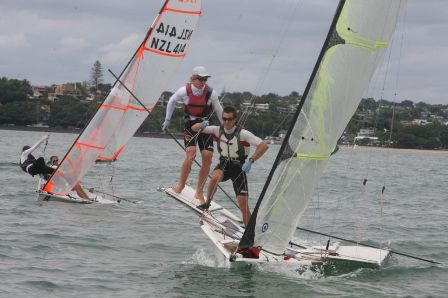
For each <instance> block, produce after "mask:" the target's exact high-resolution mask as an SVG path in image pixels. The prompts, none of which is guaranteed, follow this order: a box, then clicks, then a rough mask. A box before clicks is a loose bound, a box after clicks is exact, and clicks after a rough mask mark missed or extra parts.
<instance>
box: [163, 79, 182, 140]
mask: <svg viewBox="0 0 448 298" xmlns="http://www.w3.org/2000/svg"><path fill="white" fill-rule="evenodd" d="M183 93H186V90H185V88H184V87H181V88H180V89H179V90H177V91H176V92H175V93H174V94H173V95H171V97H170V99H169V100H168V104H167V105H166V114H165V121H164V122H163V124H162V130H163V131H165V130H166V129H167V128H168V126H170V121H171V117H172V116H173V112H174V108H175V107H176V102H177V101H181V100H183V98H182V94H183Z"/></svg>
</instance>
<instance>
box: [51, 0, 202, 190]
mask: <svg viewBox="0 0 448 298" xmlns="http://www.w3.org/2000/svg"><path fill="white" fill-rule="evenodd" d="M200 14H201V0H195V1H176V0H168V1H166V2H165V4H164V5H163V7H162V9H161V11H160V14H159V15H158V16H157V18H156V19H155V21H154V23H153V24H152V26H151V28H150V30H149V31H148V34H147V36H146V38H145V39H144V41H143V42H142V44H141V45H140V47H139V48H138V49H137V51H136V53H135V54H134V56H133V58H132V59H131V61H130V62H129V64H128V65H127V66H126V68H125V70H124V71H123V72H122V74H121V75H120V77H119V78H120V81H121V82H122V83H123V84H124V85H125V86H126V87H127V88H128V89H129V90H130V91H131V92H132V93H133V94H134V95H135V96H136V97H137V98H138V99H139V100H140V101H141V102H142V103H143V104H144V105H145V107H146V108H147V109H148V110H149V111H151V110H152V109H153V108H154V106H155V104H156V103H157V101H158V99H159V96H160V94H161V93H162V92H163V90H164V88H165V87H166V85H167V83H168V81H169V79H170V78H171V77H172V76H173V74H174V73H175V71H176V70H177V68H178V66H179V65H180V62H181V61H182V60H183V58H184V57H185V54H186V51H187V48H188V45H189V43H190V40H191V36H192V33H193V31H194V29H195V27H196V24H197V22H198V19H199V16H200ZM147 116H148V112H147V111H146V109H145V108H144V107H142V106H141V105H140V104H139V103H138V101H137V100H135V99H134V97H133V96H132V95H131V94H130V93H129V92H128V91H127V90H126V88H125V87H124V86H123V85H122V84H121V83H119V82H117V83H116V84H115V86H114V87H113V88H112V90H111V92H110V94H109V95H108V96H107V98H106V99H105V101H104V102H103V103H102V104H101V106H100V107H99V109H98V111H97V112H96V114H95V115H94V117H93V118H92V120H91V121H90V123H89V124H88V125H87V127H86V128H85V129H84V131H83V132H82V134H81V135H80V136H79V137H78V139H77V140H76V141H75V143H74V144H73V146H72V148H71V149H70V150H69V152H68V153H67V154H66V156H65V157H64V159H63V161H62V162H61V164H60V166H59V167H58V168H57V170H56V171H55V173H54V174H53V176H52V177H51V178H50V180H49V181H48V183H47V184H46V185H45V186H44V190H45V191H47V192H49V193H53V194H59V195H64V194H67V193H68V192H69V191H70V190H71V189H72V188H73V186H74V185H76V183H78V182H79V181H80V180H81V179H82V177H83V176H84V175H85V174H86V173H87V172H88V171H89V169H90V168H91V166H92V165H93V164H94V163H95V160H96V159H97V158H98V157H100V158H102V159H111V160H113V159H115V158H116V157H117V155H118V154H119V153H120V152H121V151H122V150H123V148H124V146H125V145H126V144H127V142H128V141H129V140H130V138H131V137H132V136H133V135H134V133H135V132H136V130H137V129H138V128H139V126H140V125H141V124H142V122H143V121H144V120H145V118H146V117H147Z"/></svg>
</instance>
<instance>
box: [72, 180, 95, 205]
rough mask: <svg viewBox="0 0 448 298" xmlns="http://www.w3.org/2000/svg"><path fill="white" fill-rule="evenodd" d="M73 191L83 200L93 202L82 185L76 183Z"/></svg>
mask: <svg viewBox="0 0 448 298" xmlns="http://www.w3.org/2000/svg"><path fill="white" fill-rule="evenodd" d="M73 190H74V191H76V193H77V194H78V196H79V197H80V198H83V199H85V200H90V201H91V200H92V199H91V198H90V197H89V196H88V195H87V194H86V192H85V191H84V189H83V188H82V187H81V185H80V184H79V183H76V185H75V186H74V187H73Z"/></svg>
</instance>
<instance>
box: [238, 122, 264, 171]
mask: <svg viewBox="0 0 448 298" xmlns="http://www.w3.org/2000/svg"><path fill="white" fill-rule="evenodd" d="M241 140H244V141H246V142H248V143H249V144H251V145H252V146H257V147H256V149H255V152H254V154H252V156H251V157H250V158H249V160H250V161H251V162H252V163H253V162H255V161H256V160H257V159H259V158H260V157H262V156H263V154H264V153H265V152H266V151H267V150H268V149H269V146H268V144H266V143H265V142H263V140H262V139H260V138H259V137H257V136H256V135H254V134H253V133H251V132H250V131H247V130H245V129H244V130H242V131H241Z"/></svg>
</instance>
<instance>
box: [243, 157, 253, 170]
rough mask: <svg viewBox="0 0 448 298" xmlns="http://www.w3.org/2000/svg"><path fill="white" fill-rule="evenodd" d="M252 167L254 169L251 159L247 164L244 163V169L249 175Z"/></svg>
mask: <svg viewBox="0 0 448 298" xmlns="http://www.w3.org/2000/svg"><path fill="white" fill-rule="evenodd" d="M251 167H252V160H251V159H248V160H246V162H245V163H244V165H243V167H242V169H243V171H244V172H246V173H249V171H250V168H251Z"/></svg>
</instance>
